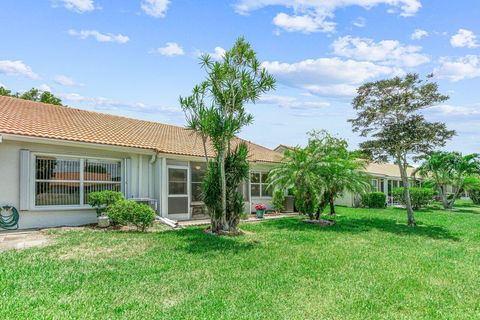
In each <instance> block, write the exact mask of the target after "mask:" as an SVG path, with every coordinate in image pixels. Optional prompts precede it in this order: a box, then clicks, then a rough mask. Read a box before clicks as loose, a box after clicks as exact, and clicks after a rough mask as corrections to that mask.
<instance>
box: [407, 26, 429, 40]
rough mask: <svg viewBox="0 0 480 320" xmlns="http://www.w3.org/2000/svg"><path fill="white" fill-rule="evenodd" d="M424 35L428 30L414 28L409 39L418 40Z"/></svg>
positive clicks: (425, 35) (426, 34) (426, 35)
mask: <svg viewBox="0 0 480 320" xmlns="http://www.w3.org/2000/svg"><path fill="white" fill-rule="evenodd" d="M424 37H428V32H427V31H425V30H422V29H415V31H413V33H412V34H411V35H410V39H412V40H420V39H422V38H424Z"/></svg>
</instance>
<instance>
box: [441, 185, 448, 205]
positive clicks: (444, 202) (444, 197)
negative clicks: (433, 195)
mask: <svg viewBox="0 0 480 320" xmlns="http://www.w3.org/2000/svg"><path fill="white" fill-rule="evenodd" d="M440 197H441V198H442V205H443V209H445V210H448V206H449V205H448V197H447V188H446V186H444V185H442V186H440Z"/></svg>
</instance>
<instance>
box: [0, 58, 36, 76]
mask: <svg viewBox="0 0 480 320" xmlns="http://www.w3.org/2000/svg"><path fill="white" fill-rule="evenodd" d="M2 73H3V74H7V75H16V76H24V77H27V78H30V79H39V78H40V77H39V76H38V74H36V73H35V72H33V71H32V68H30V67H29V66H27V65H26V64H25V63H23V62H22V61H20V60H0V74H2Z"/></svg>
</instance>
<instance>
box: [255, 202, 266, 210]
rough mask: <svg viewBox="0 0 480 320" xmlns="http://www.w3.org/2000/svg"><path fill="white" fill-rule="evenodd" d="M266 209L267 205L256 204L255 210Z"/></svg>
mask: <svg viewBox="0 0 480 320" xmlns="http://www.w3.org/2000/svg"><path fill="white" fill-rule="evenodd" d="M266 209H267V206H266V205H264V204H262V203H259V204H257V205H255V210H266Z"/></svg>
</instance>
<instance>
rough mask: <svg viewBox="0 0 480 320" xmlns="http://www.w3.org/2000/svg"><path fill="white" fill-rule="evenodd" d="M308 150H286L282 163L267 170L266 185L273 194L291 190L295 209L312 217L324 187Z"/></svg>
mask: <svg viewBox="0 0 480 320" xmlns="http://www.w3.org/2000/svg"><path fill="white" fill-rule="evenodd" d="M309 151H310V150H309V149H307V148H300V147H298V148H294V149H292V150H286V151H285V153H284V156H283V160H282V163H281V164H280V165H279V166H277V167H275V168H274V169H272V170H270V172H269V175H268V182H269V184H268V187H269V188H271V189H272V191H273V193H274V194H275V193H277V192H283V191H284V190H293V192H294V196H295V206H296V207H297V210H298V211H299V212H300V213H303V214H306V215H308V216H309V217H310V219H314V215H315V213H316V212H317V211H318V210H317V209H318V204H319V203H320V199H321V196H322V194H323V190H324V188H323V181H321V180H320V177H319V176H318V174H317V173H316V171H315V166H316V164H315V161H314V159H313V158H312V157H311V154H310V152H309Z"/></svg>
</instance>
